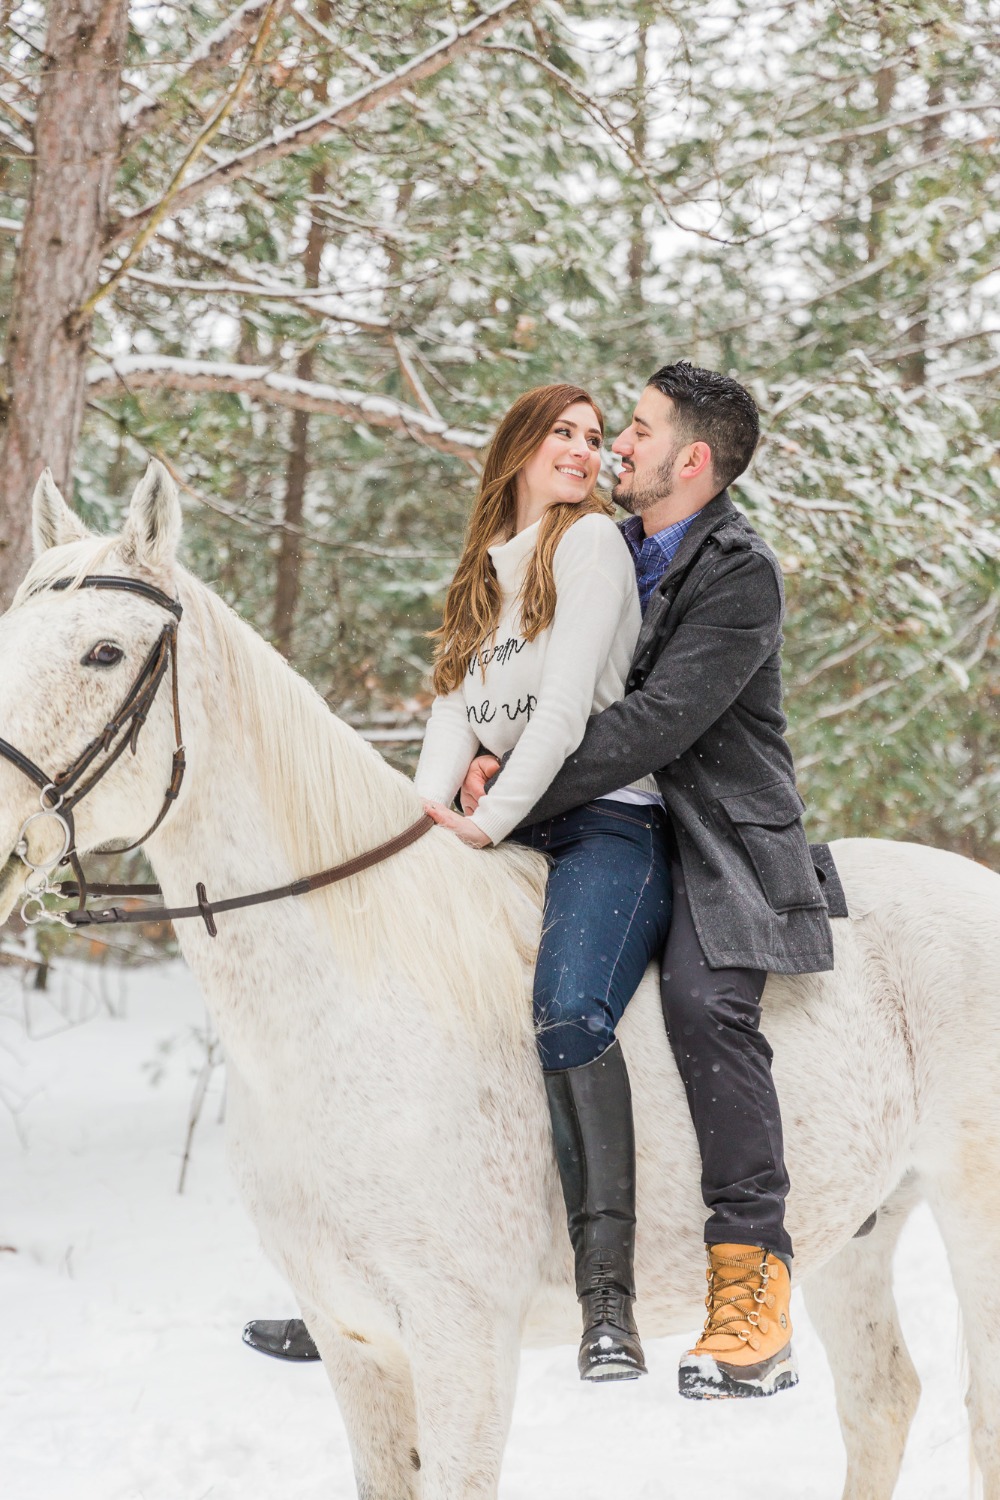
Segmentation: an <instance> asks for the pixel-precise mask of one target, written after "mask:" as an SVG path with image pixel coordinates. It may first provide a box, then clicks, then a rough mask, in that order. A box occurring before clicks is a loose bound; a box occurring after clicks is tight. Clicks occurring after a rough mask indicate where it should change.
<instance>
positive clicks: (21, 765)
mask: <svg viewBox="0 0 1000 1500" xmlns="http://www.w3.org/2000/svg"><path fill="white" fill-rule="evenodd" d="M72 583H73V580H72V579H69V578H60V579H58V580H57V581H56V582H55V583H53V584H51V585H50V587H51V588H53V589H66V588H69V587H70V586H71V584H72ZM76 586H77V587H79V588H92V589H119V590H121V591H123V592H125V593H130V594H138V595H139V596H140V597H141V598H144V599H148V600H150V601H151V602H152V603H153V604H157V605H159V606H160V608H161V609H165V610H167V611H168V613H169V614H170V615H171V619H169V620H168V621H167V623H166V624H165V625H164V627H163V629H162V630H161V631H160V634H159V635H158V636H157V638H156V640H155V642H154V643H153V647H152V649H151V651H150V652H149V654H148V656H147V657H146V660H145V661H144V663H143V665H142V667H141V668H140V670H139V672H138V674H137V676H136V677H135V679H134V680H133V682H132V685H131V687H130V688H129V690H128V692H127V693H126V694H125V698H124V700H123V702H122V704H121V707H120V708H119V709H118V712H117V713H116V714H115V715H114V717H113V718H112V719H110V720H109V721H108V723H107V724H106V725H105V726H104V728H103V729H102V730H101V732H100V734H97V735H95V736H94V738H93V739H92V740H90V742H89V743H88V744H87V745H85V746H84V748H83V750H81V752H80V754H79V755H78V756H77V757H76V759H75V760H74V761H73V762H72V764H71V765H69V766H67V767H66V769H65V770H64V771H61V772H60V773H59V774H58V775H57V776H49V775H47V774H46V772H45V771H43V770H42V768H41V767H40V766H38V765H36V764H35V762H34V761H33V760H31V759H30V758H29V757H28V756H27V755H25V754H24V753H23V751H21V750H18V749H17V747H16V746H14V745H11V744H10V743H9V742H8V741H7V740H4V739H0V757H2V758H3V759H5V760H8V761H9V762H10V763H11V765H14V766H16V767H17V769H18V770H19V771H21V772H22V773H23V774H24V775H25V776H27V777H28V779H29V780H30V781H33V782H34V783H35V785H36V786H37V787H38V788H39V804H40V806H39V811H38V812H35V813H32V814H31V815H30V817H28V818H27V819H26V820H25V822H24V824H23V825H22V828H21V832H20V834H19V836H18V841H17V845H16V847H15V852H16V853H17V854H18V856H19V857H20V859H21V860H22V861H23V863H24V864H26V865H27V866H28V869H29V870H30V872H31V873H30V875H29V877H28V880H27V882H26V889H27V895H26V897H25V899H24V901H23V903H22V905H21V917H22V919H23V920H24V921H25V922H26V923H27V924H28V925H29V926H34V925H35V924H36V923H38V922H42V921H55V922H60V923H62V924H63V925H65V926H70V927H84V926H90V925H92V924H101V925H104V924H106V923H118V922H155V921H165V920H171V921H173V920H177V919H179V918H180V919H183V918H186V917H201V919H202V920H203V921H204V923H205V927H206V930H207V931H208V933H209V935H210V936H211V937H215V936H216V925H215V920H214V915H213V914H214V913H215V912H221V911H234V910H237V909H239V908H241V907H246V906H257V905H260V904H262V903H263V902H267V901H280V900H283V899H284V898H285V897H287V896H303V895H306V894H307V893H308V892H309V891H314V890H319V889H321V888H322V887H323V886H327V885H333V884H334V883H335V882H337V881H340V880H346V879H347V878H348V877H349V876H351V875H357V874H360V873H361V872H362V871H363V870H367V869H370V868H371V867H372V866H373V865H377V864H380V863H381V862H382V860H384V859H388V858H389V857H390V855H392V854H395V853H397V852H398V850H400V849H405V848H406V847H407V845H408V844H412V843H415V842H416V840H417V839H418V838H421V837H422V836H423V834H425V833H427V832H428V831H429V830H430V829H431V828H433V826H434V824H433V822H432V820H431V819H430V818H429V817H427V815H426V814H424V815H423V816H422V817H420V818H419V819H418V820H417V822H416V823H413V824H411V826H410V827H409V828H407V829H405V830H404V832H403V833H401V834H397V835H396V837H395V838H393V839H389V840H387V841H386V842H385V843H384V844H379V845H378V846H377V847H376V848H374V849H371V850H369V851H368V852H367V853H365V854H360V855H357V856H356V857H355V858H354V859H350V860H346V861H344V863H342V864H339V865H334V866H332V867H331V868H330V869H327V870H320V871H319V872H318V873H317V874H315V875H308V876H305V877H304V878H303V879H301V880H295V881H292V882H291V883H290V884H288V885H285V886H277V887H275V888H274V889H272V890H268V891H256V892H253V893H251V894H250V895H247V896H231V897H227V898H225V899H224V900H221V901H215V902H212V901H209V899H208V897H207V895H206V893H205V887H204V885H203V884H202V883H200V882H199V883H198V885H197V886H196V887H195V890H196V894H197V897H198V902H197V905H195V906H184V907H173V908H167V907H156V908H153V909H150V908H148V907H147V908H143V909H140V910H133V909H129V908H123V907H117V906H113V907H110V908H108V909H106V910H102V911H95V910H93V909H89V908H88V907H87V899H88V896H90V895H93V896H154V895H159V894H160V888H159V886H157V885H98V884H88V882H87V879H86V876H85V874H84V871H83V867H82V865H81V864H80V859H79V855H78V853H77V849H76V826H75V823H74V820H73V809H74V808H75V807H76V805H77V803H79V802H80V801H82V799H83V798H84V797H85V796H86V795H87V793H88V792H90V791H92V790H93V788H94V787H95V786H96V785H97V783H98V782H99V781H100V780H101V778H102V777H103V776H105V775H106V774H107V772H108V771H109V770H110V769H111V767H112V766H113V765H114V763H115V761H117V760H118V758H119V756H121V755H122V754H123V753H124V751H125V748H126V746H128V747H129V748H130V749H131V751H132V754H133V755H134V754H135V752H136V746H137V744H138V740H139V734H140V732H141V730H142V726H143V725H144V724H145V722H146V719H147V717H148V715H149V710H150V708H151V707H152V705H153V700H154V698H155V697H156V694H157V692H158V690H159V687H160V684H161V683H162V682H163V680H164V678H165V677H166V675H167V673H168V672H169V673H170V692H171V704H172V710H173V720H174V752H173V758H172V760H171V768H170V779H169V781H168V783H167V788H166V791H165V792H164V794H163V803H162V805H161V807H160V811H159V812H158V814H157V816H156V819H155V821H154V822H153V823H152V824H151V825H150V827H149V828H147V829H146V832H145V833H144V834H143V835H142V837H141V838H138V839H135V840H134V841H133V842H132V843H130V844H125V845H124V846H123V847H121V848H115V849H104V850H101V851H98V852H100V853H114V854H124V853H127V852H128V850H130V849H137V848H138V847H139V845H140V844H143V843H145V841H146V840H147V839H148V838H150V837H152V835H153V834H154V833H155V832H156V830H157V829H158V828H159V826H160V824H161V823H162V822H163V820H164V818H165V817H166V815H167V812H168V811H169V809H170V807H171V806H172V804H173V803H174V802H175V801H176V799H177V796H178V793H179V792H180V789H181V783H182V782H183V780H184V770H185V764H186V762H185V755H184V741H183V737H182V734H181V711H180V697H179V693H178V683H177V626H178V623H179V621H180V618H181V615H182V614H183V607H182V605H181V603H180V600H178V599H171V597H170V596H169V594H165V593H164V592H163V591H162V590H161V589H158V588H156V587H154V585H153V584H150V583H143V582H142V581H141V579H138V578H118V577H114V576H112V575H105V574H97V573H95V574H92V575H89V576H88V577H86V578H82V579H80V580H79V582H78V584H77V585H76ZM102 756H103V757H104V758H103V760H101V759H100V758H101V757H102ZM98 762H100V763H99V764H97V763H98ZM95 767H96V768H95ZM40 818H50V819H55V820H56V822H57V823H58V824H59V825H60V831H61V836H62V848H61V849H60V850H59V851H58V852H57V853H56V854H54V855H52V856H51V857H50V858H49V859H47V860H43V861H40V862H38V863H35V862H34V861H32V860H31V859H30V858H29V855H28V837H27V835H28V828H29V826H30V825H31V824H32V823H34V822H35V821H36V820H37V819H40ZM64 864H69V865H70V866H71V867H72V870H73V873H74V875H75V876H76V879H75V880H74V881H63V882H62V883H60V884H58V885H55V886H53V885H52V884H51V883H50V880H49V877H50V875H51V874H52V872H53V871H54V870H55V869H57V868H58V866H60V865H64ZM47 895H58V896H61V897H70V898H77V899H78V906H77V908H76V910H75V911H69V912H53V911H50V910H49V909H48V907H47V906H46V905H45V902H44V899H43V898H44V897H45V896H47ZM33 906H34V907H36V908H37V910H35V911H33V912H32V911H31V910H30V909H31V908H32V907H33Z"/></svg>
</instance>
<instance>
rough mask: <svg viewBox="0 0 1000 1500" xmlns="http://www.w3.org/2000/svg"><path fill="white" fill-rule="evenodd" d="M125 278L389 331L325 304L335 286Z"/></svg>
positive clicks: (143, 275) (149, 275) (143, 274)
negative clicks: (246, 299)
mask: <svg viewBox="0 0 1000 1500" xmlns="http://www.w3.org/2000/svg"><path fill="white" fill-rule="evenodd" d="M3 223H4V221H3V220H0V229H2V228H3ZM128 279H129V280H130V281H137V282H140V283H141V284H142V285H143V286H151V287H154V288H157V289H158V290H161V291H164V292H194V293H196V294H197V295H198V296H202V297H251V298H255V299H257V300H259V301H261V302H284V303H287V304H288V305H289V306H291V307H297V308H299V309H301V311H302V312H305V313H308V314H309V316H310V317H313V318H320V319H324V320H328V321H330V322H334V323H346V324H347V325H348V326H349V327H351V328H359V329H361V330H362V331H363V332H364V333H375V334H388V333H390V332H391V326H390V324H389V322H388V320H387V319H382V318H366V317H362V316H361V315H360V314H352V313H349V312H344V311H343V310H341V309H337V308H333V307H329V306H327V305H326V300H325V299H326V298H328V297H335V296H338V295H339V292H338V288H336V287H334V286H318V287H297V286H286V285H284V284H283V283H282V282H280V281H271V282H268V281H250V280H241V279H239V276H238V273H235V272H234V273H233V277H232V279H231V280H226V281H197V280H192V279H189V278H187V277H182V276H157V275H155V274H154V273H153V272H150V271H136V270H135V269H134V268H133V269H132V270H130V271H129V273H128Z"/></svg>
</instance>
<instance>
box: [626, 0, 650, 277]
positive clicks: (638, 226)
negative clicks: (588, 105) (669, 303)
mask: <svg viewBox="0 0 1000 1500" xmlns="http://www.w3.org/2000/svg"><path fill="white" fill-rule="evenodd" d="M638 21H639V33H638V36H637V38H636V44H635V116H634V118H633V120H632V145H633V146H634V147H635V154H636V157H637V158H638V160H639V161H645V159H646V102H647V101H646V70H647V61H648V57H647V53H648V46H649V23H650V13H649V5H648V4H647V3H643V4H641V5H640V6H639V12H638ZM640 213H641V210H640ZM647 248H648V247H647V245H646V234H645V230H644V229H643V227H642V220H641V217H640V218H639V219H637V220H636V221H635V223H634V224H633V226H632V233H631V236H630V238H629V247H628V279H629V285H630V286H631V287H632V290H633V291H634V292H637V293H638V294H639V296H640V297H641V296H642V278H643V275H644V273H645V270H646V255H647Z"/></svg>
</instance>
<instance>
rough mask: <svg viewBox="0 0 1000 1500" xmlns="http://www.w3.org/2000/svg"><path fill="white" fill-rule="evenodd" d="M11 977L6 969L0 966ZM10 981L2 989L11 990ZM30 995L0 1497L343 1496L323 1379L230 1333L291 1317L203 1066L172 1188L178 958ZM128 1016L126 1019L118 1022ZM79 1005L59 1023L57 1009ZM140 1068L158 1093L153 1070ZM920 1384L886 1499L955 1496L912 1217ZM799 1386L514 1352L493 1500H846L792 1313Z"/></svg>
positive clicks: (196, 1010)
mask: <svg viewBox="0 0 1000 1500" xmlns="http://www.w3.org/2000/svg"><path fill="white" fill-rule="evenodd" d="M3 972H5V973H9V971H3ZM4 982H5V984H8V985H9V981H7V980H5V981H4ZM52 984H53V993H52V996H51V998H46V997H45V996H43V995H34V994H32V995H31V996H30V997H29V1003H28V1018H29V1021H30V1028H29V1029H30V1032H31V1036H30V1038H29V1036H26V1034H25V1031H24V1026H23V1023H22V1021H21V1020H20V1019H16V1018H15V1017H14V1015H13V1014H12V1009H13V1008H12V1005H11V990H10V988H8V989H7V990H6V992H5V993H6V1009H5V1011H3V1012H0V1088H2V1090H3V1093H4V1096H5V1097H12V1096H17V1097H19V1098H20V1099H21V1101H22V1102H23V1108H22V1110H21V1112H20V1115H19V1120H20V1125H21V1128H22V1130H23V1132H24V1135H25V1138H26V1141H25V1144H23V1145H22V1144H21V1143H19V1141H18V1139H17V1136H16V1134H15V1131H14V1128H13V1125H12V1124H11V1122H10V1119H9V1118H8V1116H7V1114H6V1111H4V1110H3V1108H2V1107H0V1157H2V1162H3V1171H2V1179H0V1180H2V1183H3V1191H2V1196H0V1246H2V1249H0V1494H2V1495H3V1497H4V1500H290V1497H294V1500H353V1497H354V1495H355V1490H354V1484H353V1479H352V1474H351V1464H350V1459H349V1455H348V1451H347V1442H346V1438H345V1435H344V1430H343V1426H342V1424H341V1422H340V1417H339V1414H338V1412H337V1409H336V1405H335V1403H334V1400H333V1396H332V1394H331V1393H330V1390H329V1388H328V1386H327V1384H326V1380H325V1377H324V1375H323V1372H322V1368H321V1367H319V1366H317V1365H308V1366H302V1367H288V1366H284V1365H280V1364H278V1363H276V1362H275V1361H273V1360H268V1359H263V1358H261V1357H260V1356H257V1355H254V1354H253V1353H251V1352H250V1351H249V1350H248V1349H245V1348H244V1347H243V1346H242V1344H241V1343H240V1329H241V1326H242V1324H243V1322H244V1321H245V1320H246V1319H247V1318H248V1317H251V1316H254V1315H257V1316H275V1317H282V1316H288V1315H290V1314H292V1313H293V1312H294V1311H295V1308H294V1305H293V1302H292V1299H291V1295H290V1293H289V1291H288V1289H287V1287H286V1286H285V1285H284V1283H283V1282H282V1280H281V1278H280V1277H279V1276H278V1275H277V1273H276V1272H275V1271H274V1270H272V1268H271V1267H270V1266H269V1265H268V1263H267V1262H266V1261H265V1260H264V1258H263V1255H262V1254H261V1252H260V1250H259V1248H258V1245H257V1241H256V1237H255V1234H254V1231H253V1228H252V1227H251V1225H250V1222H249V1220H248V1219H247V1218H246V1217H245V1215H244V1213H243V1211H242V1209H241V1208H240V1205H239V1203H238V1202H237V1200H236V1195H235V1193H234V1190H233V1188H232V1186H231V1184H230V1182H229V1179H228V1177H227V1175H226V1169H225V1163H224V1159H223V1144H222V1134H223V1132H222V1129H221V1128H220V1126H219V1124H218V1114H219V1102H220V1098H219V1094H220V1090H221V1084H222V1079H221V1071H220V1072H219V1073H217V1074H216V1076H215V1082H214V1089H213V1092H212V1093H211V1094H210V1095H209V1099H208V1101H207V1104H206V1108H205V1111H204V1115H203V1118H202V1123H201V1126H200V1129H199V1134H198V1136H197V1138H196V1141H195V1147H194V1155H193V1159H192V1163H191V1167H190V1170H189V1173H188V1181H187V1187H186V1190H185V1193H184V1195H183V1196H178V1194H177V1192H176V1184H177V1176H178V1170H179V1165H180V1157H181V1152H182V1147H183V1140H184V1133H185V1122H186V1116H187V1109H188V1104H189V1101H190V1097H191V1091H192V1086H193V1076H194V1074H193V1070H194V1069H195V1068H196V1066H197V1062H198V1056H199V1054H198V1048H197V1045H196V1043H195V1042H194V1040H193V1038H192V1028H196V1027H199V1026H201V1025H202V1024H203V1013H202V1010H201V1005H200V1001H199V997H198V993H197V990H196V988H195V986H194V984H193V982H192V981H191V979H190V978H189V976H188V975H187V973H186V971H185V970H184V969H183V968H182V967H180V966H172V967H168V968H164V969H158V970H148V969H147V970H142V971H138V972H135V973H133V974H132V975H130V976H129V978H128V982H127V989H126V991H125V992H124V994H122V993H120V992H119V988H118V982H117V980H116V979H111V980H110V981H107V980H106V981H105V985H106V986H107V988H106V991H105V993H103V994H102V993H101V990H100V989H99V980H98V978H97V977H96V975H95V974H94V972H93V971H90V972H89V974H86V973H82V971H81V970H79V969H66V968H64V969H62V970H61V971H57V972H56V973H55V975H54V976H53V981H52ZM122 1004H124V1005H125V1006H127V1018H125V1019H122V1018H120V1017H116V1016H115V1015H113V1014H112V1013H111V1012H112V1011H113V1010H114V1009H117V1008H119V1007H120V1006H121V1005H122ZM88 1008H89V1009H91V1010H93V1011H96V1012H97V1013H96V1014H95V1015H94V1016H93V1018H92V1019H89V1020H87V1021H86V1024H84V1025H82V1026H79V1027H73V1028H72V1029H66V1023H65V1019H64V1015H63V1012H70V1013H73V1014H76V1015H81V1014H83V1013H85V1012H86V1011H87V1010H88ZM154 1080H156V1081H154ZM897 1281H898V1291H899V1299H900V1303H901V1307H902V1317H903V1326H904V1330H905V1332H906V1337H907V1342H908V1344H909V1346H910V1349H911V1352H912V1354H913V1357H914V1359H915V1361H916V1364H917V1366H918V1368H919V1370H920V1374H921V1378H922V1380H923V1382H924V1397H923V1401H922V1403H921V1407H920V1410H919V1413H918V1415H917V1420H916V1423H915V1425H914V1430H913V1433H912V1436H911V1441H910V1445H909V1448H908V1450H907V1454H906V1461H905V1465H904V1470H903V1478H902V1480H901V1482H900V1485H899V1488H898V1491H897V1496H898V1500H960V1497H962V1496H964V1495H966V1494H967V1493H968V1427H967V1423H966V1420H965V1413H964V1408H963V1405H962V1400H961V1381H960V1375H959V1368H960V1340H959V1332H958V1320H957V1312H956V1306H955V1301H954V1298H953V1295H952V1291H951V1284H950V1280H949V1278H948V1273H947V1266H946V1262H945V1258H944V1252H943V1249H942V1246H941V1242H940V1240H939V1238H938V1235H937V1232H936V1230H935V1227H934V1225H933V1222H932V1220H931V1219H930V1217H929V1215H928V1214H927V1213H926V1212H925V1211H923V1210H922V1211H920V1212H919V1214H918V1215H916V1216H915V1217H914V1219H913V1220H912V1221H911V1223H910V1225H908V1227H907V1231H906V1234H905V1237H904V1240H903V1242H902V1244H901V1247H900V1251H899V1257H898V1262H897ZM796 1342H797V1345H798V1354H799V1363H800V1373H801V1378H802V1384H801V1385H800V1387H799V1389H798V1390H797V1391H794V1392H791V1393H789V1394H787V1395H783V1396H779V1397H777V1398H775V1399H774V1400H773V1401H769V1402H754V1403H748V1404H747V1405H746V1406H742V1405H736V1404H727V1405H721V1406H718V1405H714V1404H713V1405H705V1406H700V1405H695V1404H690V1403H686V1402H682V1401H681V1400H680V1398H679V1397H678V1395H677V1393H676V1375H675V1366H676V1360H677V1356H678V1354H679V1352H680V1351H681V1349H682V1347H683V1341H682V1340H679V1339H678V1340H663V1341H661V1342H651V1343H648V1344H647V1354H648V1355H649V1357H650V1365H651V1374H650V1376H649V1377H648V1378H647V1379H646V1380H642V1381H639V1382H637V1383H636V1384H634V1385H631V1384H629V1385H622V1386H613V1387H605V1388H595V1389H589V1388H586V1387H584V1386H581V1384H580V1383H579V1381H578V1380H577V1379H576V1373H575V1368H574V1352H573V1351H572V1350H571V1349H569V1348H566V1349H557V1350H550V1351H546V1352H544V1353H537V1352H530V1353H528V1354H526V1355H525V1356H524V1359H523V1362H522V1369H521V1382H520V1387H519V1391H518V1399H517V1408H516V1411H515V1414H514V1425H513V1431H512V1434H511V1439H510V1443H509V1446H508V1449H507V1456H506V1461H505V1466H504V1474H503V1481H502V1484H501V1495H502V1497H503V1500H562V1497H569V1496H572V1497H574V1500H606V1497H607V1496H614V1497H615V1500H644V1497H649V1500H669V1497H672V1496H673V1497H678V1500H688V1497H692V1496H697V1497H698V1500H723V1497H725V1500H731V1497H733V1496H739V1497H740V1500H839V1496H840V1493H841V1486H842V1484H843V1476H844V1457H843V1451H842V1448H841V1444H840V1437H839V1433H838V1428H837V1423H836V1418H835V1415H834V1411H833V1396H832V1385H831V1380H830V1376H829V1372H828V1370H827V1367H826V1362H825V1359H824V1356H823V1353H822V1349H821V1347H820V1345H819V1341H818V1339H817V1338H816V1336H815V1335H814V1333H813V1331H812V1329H811V1328H810V1326H809V1322H808V1318H807V1317H806V1315H805V1310H804V1308H803V1307H802V1305H801V1302H800V1303H799V1306H798V1321H797V1330H796Z"/></svg>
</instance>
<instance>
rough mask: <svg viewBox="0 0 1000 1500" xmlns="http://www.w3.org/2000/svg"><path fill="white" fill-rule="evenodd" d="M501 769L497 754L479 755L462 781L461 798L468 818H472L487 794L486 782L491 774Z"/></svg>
mask: <svg viewBox="0 0 1000 1500" xmlns="http://www.w3.org/2000/svg"><path fill="white" fill-rule="evenodd" d="M499 769H500V762H499V761H498V760H497V758H496V756H495V755H477V756H476V758H475V760H474V761H473V762H472V765H471V766H470V767H469V769H468V770H467V771H466V773H465V780H464V781H463V782H462V791H461V795H460V800H461V803H462V811H463V812H464V813H465V815H466V817H467V818H471V816H472V814H473V813H474V812H475V810H476V808H477V807H478V806H479V799H480V797H482V796H484V795H485V792H486V783H487V782H488V781H489V779H490V777H491V776H495V775H496V774H497V772H498V771H499Z"/></svg>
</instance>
